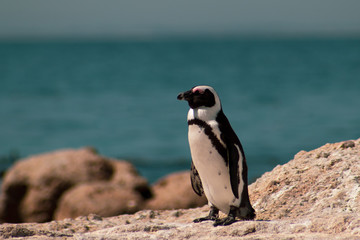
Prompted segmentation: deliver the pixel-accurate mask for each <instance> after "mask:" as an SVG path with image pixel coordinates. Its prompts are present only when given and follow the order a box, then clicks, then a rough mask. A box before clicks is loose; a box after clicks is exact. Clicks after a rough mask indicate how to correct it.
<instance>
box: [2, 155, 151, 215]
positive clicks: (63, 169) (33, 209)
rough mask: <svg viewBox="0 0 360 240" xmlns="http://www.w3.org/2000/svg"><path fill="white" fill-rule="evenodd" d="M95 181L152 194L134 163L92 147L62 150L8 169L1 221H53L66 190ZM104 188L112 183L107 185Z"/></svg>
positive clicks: (31, 158)
mask: <svg viewBox="0 0 360 240" xmlns="http://www.w3.org/2000/svg"><path fill="white" fill-rule="evenodd" d="M92 182H102V183H104V182H113V183H114V184H118V185H119V186H121V187H126V188H127V189H131V191H135V192H138V193H139V194H140V196H142V197H143V198H148V197H150V196H151V190H150V187H149V186H148V184H147V181H146V180H145V179H144V178H143V177H141V176H140V175H139V174H138V173H137V172H136V170H135V168H134V167H133V166H132V165H131V164H130V163H127V162H124V161H115V160H112V159H108V158H105V157H103V156H100V155H98V154H97V153H96V151H95V150H94V149H92V148H82V149H79V150H62V151H56V152H52V153H46V154H41V155H36V156H32V157H29V158H26V159H24V160H20V161H18V162H17V163H15V165H14V166H13V167H12V168H11V169H9V170H8V171H7V172H6V174H5V176H4V179H3V183H2V191H1V192H2V193H1V195H0V220H1V221H3V222H45V221H50V220H52V219H53V215H54V212H55V209H56V208H57V206H58V204H59V202H58V200H59V199H60V197H61V196H62V195H63V193H64V192H65V191H67V190H69V189H71V188H72V187H74V186H76V185H78V184H83V183H92ZM98 188H99V185H96V189H98ZM104 188H105V189H108V186H106V184H104ZM69 217H70V216H69Z"/></svg>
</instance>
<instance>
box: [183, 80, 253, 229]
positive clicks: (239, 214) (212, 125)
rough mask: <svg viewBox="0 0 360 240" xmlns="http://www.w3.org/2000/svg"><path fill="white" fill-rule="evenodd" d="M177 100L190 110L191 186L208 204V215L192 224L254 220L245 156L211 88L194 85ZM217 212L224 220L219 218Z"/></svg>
mask: <svg viewBox="0 0 360 240" xmlns="http://www.w3.org/2000/svg"><path fill="white" fill-rule="evenodd" d="M177 99H178V100H186V101H187V102H188V104H189V107H190V110H189V112H188V115H187V123H188V141H189V146H190V152H191V158H192V162H191V172H190V173H191V174H190V176H191V185H192V188H193V190H194V191H195V193H196V194H198V195H199V196H202V195H203V194H205V196H206V198H207V200H208V202H209V205H210V212H209V214H208V216H206V217H201V218H197V219H195V220H194V222H202V221H207V220H212V221H214V224H213V225H214V226H226V225H230V224H232V223H234V222H235V221H236V218H239V219H241V220H252V219H254V218H255V210H254V209H253V207H252V206H251V203H250V200H249V194H248V180H247V165H246V159H245V153H244V150H243V147H242V145H241V143H240V141H239V138H238V137H237V135H236V133H235V132H234V130H233V129H232V127H231V125H230V123H229V121H228V119H227V117H226V116H225V114H224V112H223V110H222V106H221V102H220V99H219V96H218V94H217V93H216V92H215V90H214V89H213V88H212V87H210V86H196V87H193V88H192V89H190V90H189V91H186V92H182V93H180V94H179V95H178V96H177ZM219 211H221V212H223V213H225V214H227V217H225V218H223V219H220V218H219Z"/></svg>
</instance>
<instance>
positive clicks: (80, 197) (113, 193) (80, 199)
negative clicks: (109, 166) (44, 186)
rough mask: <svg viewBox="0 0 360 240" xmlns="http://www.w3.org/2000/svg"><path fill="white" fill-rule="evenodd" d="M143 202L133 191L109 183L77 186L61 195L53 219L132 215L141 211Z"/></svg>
mask: <svg viewBox="0 0 360 240" xmlns="http://www.w3.org/2000/svg"><path fill="white" fill-rule="evenodd" d="M143 201H144V199H143V198H142V196H141V194H140V193H139V192H137V191H134V189H132V188H129V187H124V186H119V185H117V184H114V183H111V182H105V181H104V182H92V183H84V184H79V185H77V186H75V187H73V188H71V189H70V190H69V191H66V192H65V193H64V194H63V196H62V197H61V200H60V201H59V206H58V208H57V209H56V212H55V216H54V219H55V220H62V219H65V218H76V217H78V216H86V215H89V213H93V214H97V215H100V216H102V217H110V216H115V215H119V214H125V213H134V212H136V211H138V210H140V209H141V207H142V203H143Z"/></svg>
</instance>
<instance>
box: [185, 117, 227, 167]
mask: <svg viewBox="0 0 360 240" xmlns="http://www.w3.org/2000/svg"><path fill="white" fill-rule="evenodd" d="M188 125H189V126H190V125H197V126H199V127H201V128H204V133H205V135H206V136H207V137H208V138H209V139H210V142H211V144H212V145H213V147H214V148H215V149H216V151H217V152H218V153H219V154H220V156H221V157H222V158H223V159H224V161H225V163H226V166H227V165H228V164H229V163H228V156H227V150H226V148H225V147H224V146H223V145H222V144H221V142H220V140H219V139H218V138H217V137H216V135H215V133H214V132H213V130H212V128H211V126H210V125H209V124H207V123H206V122H205V121H203V120H200V119H197V118H194V119H191V120H189V121H188Z"/></svg>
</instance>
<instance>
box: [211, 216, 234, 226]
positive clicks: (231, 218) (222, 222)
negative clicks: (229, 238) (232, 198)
mask: <svg viewBox="0 0 360 240" xmlns="http://www.w3.org/2000/svg"><path fill="white" fill-rule="evenodd" d="M234 222H236V219H235V217H234V216H231V215H229V216H227V217H226V218H223V219H216V220H215V222H214V227H217V226H227V225H230V224H232V223H234Z"/></svg>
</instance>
